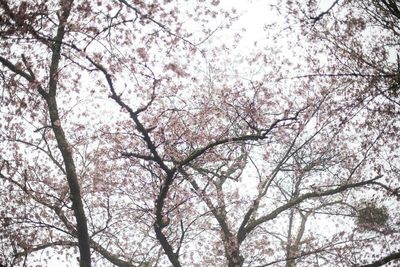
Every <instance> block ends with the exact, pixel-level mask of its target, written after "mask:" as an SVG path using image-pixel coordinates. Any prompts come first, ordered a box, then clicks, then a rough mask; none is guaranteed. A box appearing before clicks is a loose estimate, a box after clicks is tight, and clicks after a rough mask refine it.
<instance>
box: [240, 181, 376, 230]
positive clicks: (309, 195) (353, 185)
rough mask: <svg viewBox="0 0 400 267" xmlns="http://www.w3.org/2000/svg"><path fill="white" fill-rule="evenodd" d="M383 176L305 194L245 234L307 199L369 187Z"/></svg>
mask: <svg viewBox="0 0 400 267" xmlns="http://www.w3.org/2000/svg"><path fill="white" fill-rule="evenodd" d="M381 177H382V175H378V176H376V177H374V178H373V179H370V180H366V181H362V182H358V183H351V184H345V185H342V186H339V187H337V188H335V189H330V190H326V191H321V192H318V191H314V192H310V193H306V194H303V195H301V196H299V197H297V198H294V199H292V200H290V201H289V202H287V203H286V204H284V205H282V206H280V207H279V208H276V209H275V210H273V211H272V212H270V213H269V214H268V215H265V216H262V217H260V218H259V219H257V220H255V221H254V222H252V223H251V224H249V225H248V226H247V227H245V229H244V234H245V235H247V234H248V233H250V232H251V231H252V230H253V229H254V228H256V227H257V226H258V225H260V224H262V223H264V222H266V221H269V220H272V219H275V218H276V217H277V216H278V215H279V214H281V213H282V212H284V211H286V210H288V209H290V208H291V207H293V206H295V205H297V204H299V203H301V202H303V201H304V200H307V199H311V198H320V197H324V196H330V195H335V194H338V193H341V192H343V191H346V190H348V189H351V188H356V187H360V186H363V185H367V184H371V183H372V182H374V181H376V180H377V179H379V178H381Z"/></svg>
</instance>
